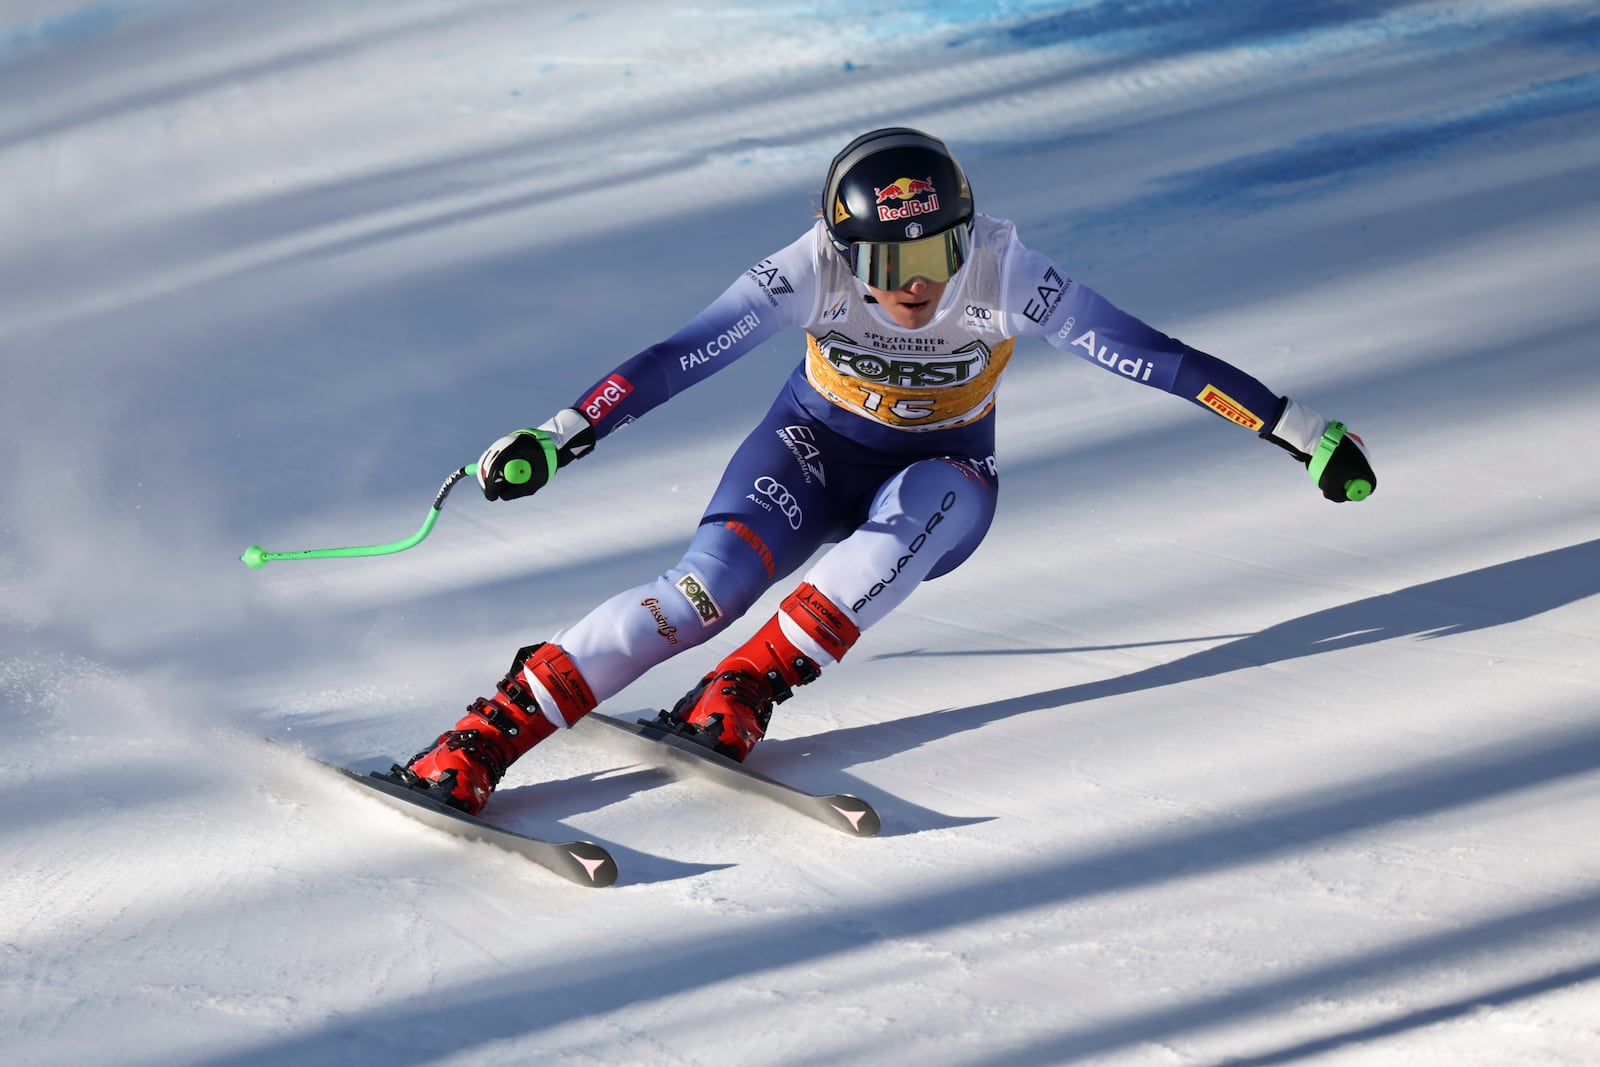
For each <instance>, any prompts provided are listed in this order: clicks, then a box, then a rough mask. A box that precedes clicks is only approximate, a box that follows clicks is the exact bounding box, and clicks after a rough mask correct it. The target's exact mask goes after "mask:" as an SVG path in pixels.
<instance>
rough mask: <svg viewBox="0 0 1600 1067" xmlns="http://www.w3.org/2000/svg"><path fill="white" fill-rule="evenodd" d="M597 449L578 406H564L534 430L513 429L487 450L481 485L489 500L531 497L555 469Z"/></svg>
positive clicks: (481, 466) (482, 461)
mask: <svg viewBox="0 0 1600 1067" xmlns="http://www.w3.org/2000/svg"><path fill="white" fill-rule="evenodd" d="M592 448H594V427H593V426H591V425H589V420H588V419H586V418H584V417H583V413H582V412H580V411H578V410H577V409H576V408H563V409H562V410H561V411H560V412H558V413H557V414H556V417H555V418H553V419H551V420H550V421H549V422H547V423H545V424H544V425H542V426H540V427H538V428H537V429H533V430H514V431H512V432H511V433H508V434H506V435H505V436H504V437H502V438H500V440H498V441H496V442H495V443H494V444H492V445H490V446H489V447H488V448H487V449H485V450H484V453H483V456H482V457H481V458H480V459H479V460H478V484H479V485H480V486H482V487H483V495H484V497H485V498H486V499H489V500H517V499H520V498H521V497H525V496H532V495H533V494H534V493H536V492H538V491H539V490H540V489H543V488H544V486H545V483H546V482H548V481H549V480H550V479H551V478H554V477H555V475H556V471H557V470H558V469H559V468H561V467H565V466H566V465H567V464H568V463H571V462H572V461H573V460H575V459H578V458H579V457H581V456H584V455H586V454H587V453H588V452H589V450H590V449H592Z"/></svg>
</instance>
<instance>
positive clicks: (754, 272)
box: [745, 259, 794, 307]
mask: <svg viewBox="0 0 1600 1067" xmlns="http://www.w3.org/2000/svg"><path fill="white" fill-rule="evenodd" d="M745 273H746V274H748V275H749V276H750V277H751V278H752V279H754V281H755V283H756V284H757V285H758V286H760V287H761V291H762V292H763V293H765V294H766V297H767V303H769V304H771V305H772V306H773V307H777V306H778V297H780V296H788V295H789V294H791V293H793V292H794V286H793V285H791V284H789V279H788V278H785V277H784V276H783V275H782V274H780V273H778V268H777V267H774V266H773V265H772V260H770V259H763V260H762V261H761V262H760V263H757V264H756V265H755V266H753V267H751V268H750V269H749V270H747V271H745Z"/></svg>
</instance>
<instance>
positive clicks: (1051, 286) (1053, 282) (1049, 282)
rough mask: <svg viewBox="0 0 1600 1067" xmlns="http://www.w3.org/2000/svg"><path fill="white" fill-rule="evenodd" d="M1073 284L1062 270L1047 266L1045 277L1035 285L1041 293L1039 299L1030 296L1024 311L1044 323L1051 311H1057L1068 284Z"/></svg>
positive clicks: (1032, 318)
mask: <svg viewBox="0 0 1600 1067" xmlns="http://www.w3.org/2000/svg"><path fill="white" fill-rule="evenodd" d="M1071 284H1072V283H1071V282H1069V281H1067V280H1066V279H1065V278H1063V277H1062V276H1061V272H1060V271H1058V270H1056V269H1055V268H1054V267H1050V268H1047V269H1046V270H1045V272H1044V277H1043V278H1040V279H1039V284H1038V285H1037V286H1035V287H1034V288H1035V291H1036V292H1037V293H1038V294H1039V295H1038V299H1037V300H1036V299H1034V298H1033V297H1029V298H1028V302H1027V303H1026V304H1025V305H1023V308H1022V313H1023V314H1024V315H1025V316H1027V317H1028V318H1029V319H1031V320H1033V321H1034V322H1037V323H1039V324H1040V325H1043V324H1044V320H1045V319H1048V318H1049V317H1050V315H1051V313H1052V312H1054V311H1055V309H1056V305H1057V304H1058V303H1060V302H1061V294H1062V293H1064V292H1066V291H1067V286H1069V285H1071Z"/></svg>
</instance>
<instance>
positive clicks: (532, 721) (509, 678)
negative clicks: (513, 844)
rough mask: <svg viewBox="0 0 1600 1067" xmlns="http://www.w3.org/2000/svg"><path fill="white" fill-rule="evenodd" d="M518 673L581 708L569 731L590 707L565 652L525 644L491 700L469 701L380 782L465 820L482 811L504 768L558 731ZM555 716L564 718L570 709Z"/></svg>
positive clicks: (485, 698) (574, 717) (562, 708)
mask: <svg viewBox="0 0 1600 1067" xmlns="http://www.w3.org/2000/svg"><path fill="white" fill-rule="evenodd" d="M524 671H526V672H527V673H529V674H532V675H533V676H535V677H537V678H538V679H539V680H540V681H541V682H544V683H546V687H547V688H549V689H551V691H553V692H554V693H556V694H557V696H558V700H557V703H558V704H560V705H564V704H568V703H571V704H572V705H573V706H574V707H575V708H576V707H581V709H582V710H581V711H577V713H576V714H574V715H572V716H571V717H570V718H569V719H568V725H571V723H572V722H575V721H577V719H578V718H579V717H581V716H582V715H584V714H587V713H588V712H589V711H590V710H592V709H593V707H594V700H593V698H592V697H591V696H589V694H588V689H587V686H586V685H584V684H583V680H582V676H581V675H579V674H578V672H577V668H576V667H574V666H573V665H572V661H571V660H570V659H568V658H567V654H566V653H565V652H563V651H562V650H561V648H560V647H559V646H556V645H547V644H540V645H531V646H529V647H527V648H524V649H522V650H521V651H519V652H518V653H517V656H516V658H515V659H514V660H512V662H511V670H510V671H508V672H507V673H506V676H505V677H504V678H502V679H501V680H500V682H499V683H498V684H497V685H496V686H495V692H494V695H493V696H491V697H479V698H478V699H477V700H474V701H473V702H472V703H471V704H470V705H469V706H468V707H467V713H466V715H464V716H462V718H461V719H460V720H459V721H458V722H457V723H456V724H455V725H454V726H453V727H451V728H450V729H449V730H446V731H445V732H444V733H442V734H440V735H439V738H438V740H436V741H435V742H434V743H433V747H431V748H427V749H424V750H422V751H421V752H418V753H417V754H416V755H415V756H412V757H411V759H410V760H409V761H407V763H406V764H405V766H403V767H402V766H401V765H399V764H395V766H394V767H393V768H392V769H391V770H390V771H389V773H388V774H387V775H386V776H385V777H387V778H389V779H390V780H391V781H395V782H398V783H400V784H401V785H404V786H406V787H407V788H409V789H415V790H418V791H419V792H422V793H425V794H427V795H428V796H431V797H433V798H434V799H436V800H438V801H439V802H440V803H443V804H447V805H449V806H450V807H452V808H456V809H457V810H459V811H464V812H466V813H467V814H468V815H476V814H478V813H479V812H480V811H482V810H483V806H484V805H485V804H486V803H488V801H489V794H491V793H492V792H494V787H495V786H497V785H499V784H500V779H501V778H503V777H504V776H505V773H506V769H507V768H508V767H510V766H511V764H513V763H514V762H516V760H517V759H518V758H519V757H521V756H522V755H523V754H525V753H526V752H527V751H528V750H529V749H531V748H533V746H534V745H537V744H538V743H539V742H540V741H543V740H544V739H545V738H547V737H549V736H550V735H551V734H553V733H555V732H556V725H555V723H553V722H551V721H550V719H549V718H547V717H546V716H545V714H544V712H543V711H542V710H540V708H539V705H538V703H537V702H536V701H535V699H534V696H533V693H532V692H531V691H529V689H528V686H527V683H526V682H525V681H524V677H523V675H524ZM552 682H555V683H557V684H555V685H551V684H550V683H552ZM563 683H565V684H563ZM574 685H575V686H576V687H577V690H576V693H575V692H574V688H573V687H574ZM585 704H586V706H584V705H585ZM559 710H561V712H562V714H563V715H564V716H565V715H566V714H567V711H568V708H567V707H565V706H563V707H561V708H560V709H559Z"/></svg>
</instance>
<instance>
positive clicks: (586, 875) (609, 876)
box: [561, 841, 617, 889]
mask: <svg viewBox="0 0 1600 1067" xmlns="http://www.w3.org/2000/svg"><path fill="white" fill-rule="evenodd" d="M561 847H562V848H563V849H565V850H566V853H567V855H569V856H571V857H572V862H573V864H574V872H575V874H581V875H582V877H576V876H575V877H573V879H572V880H573V881H574V882H577V883H578V884H579V885H587V886H592V887H594V888H595V889H604V888H605V887H606V886H608V885H611V884H612V883H614V882H615V881H616V880H617V861H616V860H614V859H612V858H611V853H609V852H607V851H606V850H605V849H604V848H602V847H600V846H599V845H597V844H595V843H594V842H593V841H568V842H567V843H566V844H565V845H563V846H561Z"/></svg>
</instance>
